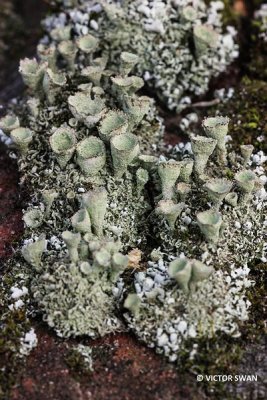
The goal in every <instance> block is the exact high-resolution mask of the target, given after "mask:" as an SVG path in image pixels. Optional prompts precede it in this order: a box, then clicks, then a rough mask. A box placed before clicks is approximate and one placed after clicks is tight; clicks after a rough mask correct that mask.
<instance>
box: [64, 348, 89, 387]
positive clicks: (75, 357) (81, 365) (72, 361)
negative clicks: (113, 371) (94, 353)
mask: <svg viewBox="0 0 267 400" xmlns="http://www.w3.org/2000/svg"><path fill="white" fill-rule="evenodd" d="M65 362H66V364H67V366H68V367H69V368H70V370H71V373H72V374H73V375H74V376H75V378H76V379H77V380H79V379H80V378H81V377H83V378H84V376H88V377H89V376H90V375H91V373H92V369H90V368H89V367H88V364H87V362H86V360H85V358H84V356H83V355H82V354H81V352H79V351H78V348H75V347H74V348H71V349H69V351H68V352H67V354H66V356H65Z"/></svg>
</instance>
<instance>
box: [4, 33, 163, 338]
mask: <svg viewBox="0 0 267 400" xmlns="http://www.w3.org/2000/svg"><path fill="white" fill-rule="evenodd" d="M56 37H57V44H56V46H54V45H51V46H44V45H43V44H41V45H39V46H38V55H39V58H40V60H38V61H37V60H36V59H33V60H30V59H25V60H22V61H21V63H20V72H21V75H22V78H23V80H24V82H25V84H26V85H27V86H28V97H26V99H23V100H22V101H20V103H19V105H18V107H17V108H18V117H16V116H15V115H13V114H9V115H7V116H5V117H4V118H2V119H1V122H0V126H1V128H2V129H3V131H4V133H5V134H7V135H9V136H10V138H11V139H12V141H13V144H14V145H15V147H16V148H17V150H18V154H19V157H18V165H19V170H20V173H21V184H22V185H23V186H24V188H27V189H28V190H29V194H30V200H29V201H28V205H27V208H26V209H25V210H24V215H23V220H24V223H25V228H26V231H25V235H26V237H27V236H28V237H29V240H27V241H26V242H25V245H24V246H23V247H22V252H21V254H22V256H23V259H24V261H26V262H27V263H28V264H29V265H31V267H32V271H35V272H34V273H32V274H31V273H30V276H31V278H30V279H31V281H32V291H33V292H34V298H35V300H36V301H37V303H38V304H39V307H40V308H41V309H42V310H43V312H44V318H45V319H46V320H47V322H48V324H49V325H50V326H53V327H55V329H56V330H57V332H58V333H59V334H61V335H63V336H69V335H81V334H88V335H90V336H92V337H93V336H97V335H103V334H105V333H108V332H111V331H114V330H116V329H119V328H120V325H121V324H120V322H119V320H118V319H117V317H116V315H115V314H116V312H115V309H116V302H117V300H116V299H117V297H116V296H117V295H118V293H117V291H118V289H117V288H116V286H115V283H116V281H117V280H118V279H119V275H120V273H121V272H122V271H123V269H124V268H126V267H127V264H128V261H127V257H126V256H124V255H123V254H122V253H120V252H119V248H120V247H122V249H123V251H124V252H126V251H127V250H128V249H131V248H132V247H138V246H139V245H140V246H141V247H144V246H145V243H146V233H147V229H148V227H146V226H145V219H146V216H147V212H148V211H149V210H150V207H151V206H150V204H149V199H148V194H147V189H146V187H145V185H146V183H147V181H148V173H147V171H146V170H144V171H143V170H142V165H143V164H142V160H139V156H141V155H142V153H143V155H144V156H147V157H148V155H149V153H150V152H151V148H152V144H153V143H154V142H155V143H156V145H160V142H161V137H162V122H161V119H160V118H159V117H158V116H157V113H156V110H155V106H154V104H153V101H152V100H150V99H149V98H148V97H145V96H142V97H140V96H137V95H136V91H137V90H138V89H139V88H140V87H141V86H142V85H143V81H142V79H141V78H138V77H135V76H129V73H130V71H131V68H132V60H134V63H135V62H136V61H137V59H136V57H135V56H134V55H131V54H130V53H127V54H126V55H125V54H124V53H123V54H122V56H121V67H120V66H118V68H117V70H108V69H106V68H105V66H106V63H107V59H106V57H99V56H94V53H95V52H98V53H99V49H98V39H97V38H94V37H93V36H92V35H87V36H84V37H83V38H82V39H83V41H82V42H81V40H80V39H79V40H71V37H70V32H69V31H68V30H64V31H63V32H58V36H56ZM98 55H99V54H98ZM85 58H86V60H85ZM80 59H83V68H82V70H81V68H80V66H81V64H80ZM125 62H126V64H127V68H126V64H125ZM85 64H87V66H85ZM121 68H122V69H121ZM121 71H124V72H123V75H121ZM111 237H112V238H113V239H114V243H118V245H115V244H114V245H113V244H112V243H113V242H110V240H111ZM105 238H106V239H105ZM99 241H100V242H99ZM106 242H107V243H106ZM99 243H100V244H99ZM103 243H104V244H103ZM105 243H106V244H105ZM112 246H113V247H114V248H115V247H116V249H115V250H116V251H115V250H114V249H113V247H112ZM66 248H67V252H68V255H69V258H66ZM20 262H23V261H20ZM90 268H91V269H92V270H93V271H94V272H92V271H91V272H92V274H91V275H90ZM36 273H37V274H36ZM89 275H90V277H89ZM115 294H116V295H115Z"/></svg>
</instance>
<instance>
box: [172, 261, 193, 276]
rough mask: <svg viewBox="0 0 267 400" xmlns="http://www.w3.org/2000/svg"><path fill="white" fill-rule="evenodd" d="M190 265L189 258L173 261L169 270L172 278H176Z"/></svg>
mask: <svg viewBox="0 0 267 400" xmlns="http://www.w3.org/2000/svg"><path fill="white" fill-rule="evenodd" d="M189 264H190V261H189V260H188V259H187V258H177V259H175V260H173V261H171V262H170V264H169V269H168V271H169V275H170V277H171V278H174V277H175V275H176V274H177V273H178V272H180V271H182V270H183V269H184V268H185V267H186V266H187V265H189Z"/></svg>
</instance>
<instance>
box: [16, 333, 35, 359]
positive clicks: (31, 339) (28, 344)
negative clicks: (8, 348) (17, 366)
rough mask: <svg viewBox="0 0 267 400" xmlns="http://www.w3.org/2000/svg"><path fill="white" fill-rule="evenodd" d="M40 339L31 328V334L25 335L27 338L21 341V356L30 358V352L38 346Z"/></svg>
mask: <svg viewBox="0 0 267 400" xmlns="http://www.w3.org/2000/svg"><path fill="white" fill-rule="evenodd" d="M37 344H38V338H37V335H36V333H35V331H34V328H31V329H30V331H29V332H26V333H25V336H24V337H23V338H22V339H21V347H20V354H21V355H23V356H28V355H29V354H30V352H31V351H32V350H33V349H34V348H35V347H36V346H37Z"/></svg>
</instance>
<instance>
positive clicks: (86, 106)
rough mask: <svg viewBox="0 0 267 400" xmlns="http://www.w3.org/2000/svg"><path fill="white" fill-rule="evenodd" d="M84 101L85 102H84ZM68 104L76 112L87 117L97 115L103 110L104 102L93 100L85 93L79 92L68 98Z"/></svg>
mask: <svg viewBox="0 0 267 400" xmlns="http://www.w3.org/2000/svg"><path fill="white" fill-rule="evenodd" d="M83 100H84V101H83ZM68 103H69V105H70V106H71V107H73V108H74V109H75V110H76V112H78V113H81V114H84V115H85V116H86V115H96V114H98V113H100V112H101V111H102V110H103V107H104V101H103V100H101V101H100V100H99V99H98V100H93V99H91V98H90V97H89V96H88V95H86V94H85V93H81V92H77V93H75V94H74V95H71V96H69V97H68Z"/></svg>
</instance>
